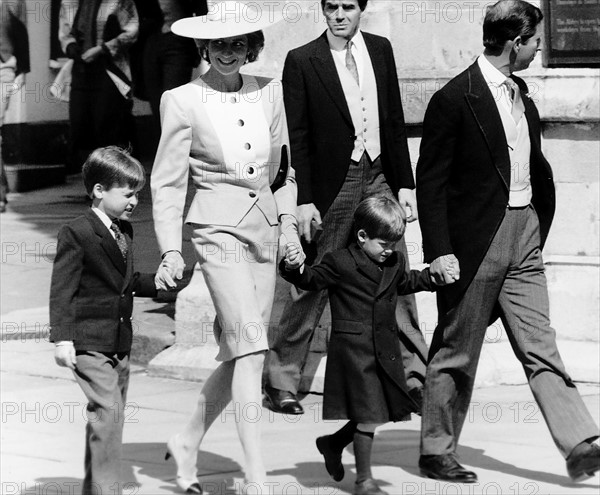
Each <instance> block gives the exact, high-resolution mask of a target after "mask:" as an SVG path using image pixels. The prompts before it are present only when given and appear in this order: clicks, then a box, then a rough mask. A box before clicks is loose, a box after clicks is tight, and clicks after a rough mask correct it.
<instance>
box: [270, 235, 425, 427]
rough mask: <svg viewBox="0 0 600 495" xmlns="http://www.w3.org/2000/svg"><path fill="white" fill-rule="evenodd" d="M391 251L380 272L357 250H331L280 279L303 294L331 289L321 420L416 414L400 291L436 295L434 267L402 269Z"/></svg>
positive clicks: (399, 257)
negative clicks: (399, 318)
mask: <svg viewBox="0 0 600 495" xmlns="http://www.w3.org/2000/svg"><path fill="white" fill-rule="evenodd" d="M405 263H406V261H405V260H404V258H403V256H402V255H401V254H400V253H399V252H395V253H393V254H392V255H391V256H390V258H388V260H387V261H386V263H385V264H384V265H381V269H380V268H379V266H378V265H377V264H375V263H374V262H373V261H372V260H371V259H370V258H369V257H368V256H367V255H366V254H365V253H364V251H363V250H362V249H361V248H360V247H359V246H358V245H357V244H352V245H351V246H350V247H348V248H346V249H341V250H338V251H334V252H332V253H328V254H326V255H325V256H324V257H323V260H322V262H321V263H319V264H318V265H315V266H312V267H311V266H308V265H305V266H304V271H303V273H300V271H299V270H292V271H286V270H285V267H284V264H283V261H282V263H281V265H280V272H281V274H282V276H283V277H284V278H285V279H286V280H288V281H289V282H291V283H293V284H294V285H296V286H297V287H299V288H301V289H303V290H322V289H325V288H327V289H328V292H329V302H330V305H331V320H332V321H331V324H332V327H331V337H330V341H329V348H328V354H327V367H326V371H325V387H324V394H323V419H350V420H354V421H356V422H361V423H385V422H387V421H401V420H404V419H408V416H409V414H410V413H411V412H416V411H417V406H416V404H415V403H414V402H413V401H412V399H411V398H410V397H409V395H408V393H407V389H406V380H405V377H404V369H403V365H402V358H401V354H400V345H399V341H398V335H397V332H398V327H397V324H396V317H395V310H396V300H397V297H398V295H399V294H402V295H404V294H411V293H414V292H419V291H425V290H427V291H432V290H435V286H434V285H433V284H432V283H431V281H430V276H429V269H425V270H423V271H418V270H411V271H410V272H409V273H408V274H407V273H406V272H405Z"/></svg>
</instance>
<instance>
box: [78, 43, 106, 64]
mask: <svg viewBox="0 0 600 495" xmlns="http://www.w3.org/2000/svg"><path fill="white" fill-rule="evenodd" d="M103 52H104V50H103V49H102V47H101V46H94V47H92V48H90V49H88V50H86V51H85V52H83V53H82V54H81V60H83V61H84V62H85V63H86V64H89V63H91V62H93V61H94V60H97V59H98V58H100V56H101V55H102V53H103Z"/></svg>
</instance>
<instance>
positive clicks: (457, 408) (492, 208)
mask: <svg viewBox="0 0 600 495" xmlns="http://www.w3.org/2000/svg"><path fill="white" fill-rule="evenodd" d="M541 21H542V12H541V11H540V9H538V8H537V7H535V6H533V5H531V4H529V3H527V2H524V1H522V0H501V1H500V2H498V3H496V4H495V5H493V6H491V7H489V8H488V10H487V12H486V15H485V19H484V23H483V44H484V46H485V51H484V52H483V55H482V56H480V57H479V58H478V59H477V61H476V62H475V63H474V64H473V65H471V66H470V67H469V68H468V69H467V70H465V71H464V72H463V73H461V74H459V75H458V76H457V77H455V78H454V79H453V80H451V81H450V82H449V83H448V84H447V85H446V86H444V87H443V88H442V89H441V90H440V91H438V92H437V93H436V94H435V95H434V96H433V97H432V99H431V102H430V103H429V106H428V108H427V111H426V113H425V119H424V123H423V140H422V142H421V150H420V157H419V162H418V165H417V174H416V175H417V199H418V203H419V207H420V213H421V230H422V233H423V250H424V253H425V261H426V262H429V263H431V273H432V275H433V276H434V277H437V278H438V279H442V278H444V277H446V278H448V275H447V274H445V269H446V267H447V266H448V265H453V267H454V271H455V276H456V274H458V273H459V277H460V278H459V280H458V281H457V282H456V283H455V284H452V285H448V286H445V287H443V288H441V289H440V290H439V291H438V293H437V294H438V296H437V297H438V299H437V301H438V314H439V316H438V326H437V328H436V330H435V332H434V335H433V341H432V343H431V348H430V354H429V363H428V366H427V377H426V381H425V393H424V402H423V422H422V430H421V457H420V459H419V467H420V470H421V474H423V475H424V476H427V477H430V478H434V479H440V480H446V481H455V482H466V483H472V482H475V481H477V475H476V474H475V473H474V472H472V471H469V470H467V469H465V468H464V467H463V466H461V465H460V464H459V463H458V461H457V460H456V457H455V454H456V447H457V444H458V439H459V436H460V433H461V430H462V427H463V424H464V421H465V416H466V413H467V411H468V407H469V402H470V399H471V393H472V390H473V383H474V380H475V372H476V370H477V362H478V360H479V355H480V352H481V346H482V343H483V339H484V336H485V331H486V328H487V326H488V324H489V323H490V321H493V319H495V318H496V317H498V316H499V317H500V318H501V320H502V323H503V324H504V328H505V329H506V332H507V333H508V337H509V340H510V343H511V345H512V348H513V350H514V352H515V354H516V356H517V358H518V359H519V360H520V361H521V364H522V365H523V368H524V370H525V375H526V376H527V379H528V381H529V385H530V387H531V390H532V392H533V396H534V397H535V399H536V401H537V403H538V405H539V407H540V409H541V411H542V414H543V416H544V419H545V420H546V423H547V425H548V428H549V429H550V434H551V435H552V438H553V439H554V442H555V444H556V446H557V447H558V449H559V451H560V453H561V454H562V455H563V456H564V457H565V458H566V460H567V471H568V473H569V476H570V477H571V478H572V479H573V480H576V481H579V480H582V479H585V478H587V477H589V476H592V475H593V473H594V472H595V471H598V469H600V465H599V463H600V448H598V446H597V445H596V444H594V443H592V442H594V440H596V439H597V438H598V427H597V425H596V424H595V422H594V420H593V419H592V417H591V415H590V413H589V412H588V410H587V409H586V406H585V404H584V403H583V401H582V399H581V396H580V395H579V393H578V391H577V388H576V387H575V384H574V383H573V381H572V380H571V378H570V377H569V375H568V374H567V372H566V370H565V366H564V364H563V362H562V360H561V357H560V355H559V352H558V349H557V347H556V339H555V332H554V330H553V329H552V328H551V327H550V321H549V317H548V314H549V304H548V289H547V284H546V278H545V275H544V263H543V260H542V255H541V250H542V248H543V246H544V242H545V241H546V238H547V236H548V231H549V229H550V224H551V222H552V217H553V215H554V209H555V194H554V184H553V178H552V170H551V169H550V165H549V164H548V162H547V161H546V159H545V158H544V155H543V154H542V151H541V146H540V140H541V132H540V117H539V114H538V111H537V109H536V107H535V105H534V103H533V101H532V100H531V99H530V98H529V96H528V95H527V85H526V83H525V82H524V81H523V80H522V79H520V78H518V77H516V76H514V75H513V73H514V72H517V71H520V70H523V69H527V67H529V64H530V63H531V62H532V60H533V59H534V57H535V54H536V52H537V51H538V50H539V46H540V41H541V35H542V24H541Z"/></svg>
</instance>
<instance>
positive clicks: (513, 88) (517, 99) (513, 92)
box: [504, 77, 525, 124]
mask: <svg viewBox="0 0 600 495" xmlns="http://www.w3.org/2000/svg"><path fill="white" fill-rule="evenodd" d="M504 84H505V85H506V88H507V89H508V94H509V96H510V101H511V102H512V110H511V115H512V117H513V120H514V121H515V123H517V124H518V123H519V120H521V116H522V115H523V112H524V111H525V106H524V105H523V100H521V91H520V90H519V86H518V85H517V83H516V82H514V81H513V80H512V79H511V78H510V77H509V78H507V79H506V80H505V81H504Z"/></svg>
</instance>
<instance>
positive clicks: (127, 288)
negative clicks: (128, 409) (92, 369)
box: [50, 209, 156, 353]
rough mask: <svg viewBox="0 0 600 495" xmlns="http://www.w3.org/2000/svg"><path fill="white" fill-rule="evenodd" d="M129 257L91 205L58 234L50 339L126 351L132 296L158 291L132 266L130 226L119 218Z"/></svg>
mask: <svg viewBox="0 0 600 495" xmlns="http://www.w3.org/2000/svg"><path fill="white" fill-rule="evenodd" d="M120 225H121V230H122V232H123V235H124V236H125V239H126V240H127V244H128V246H129V249H128V250H127V259H126V260H125V259H124V258H123V255H122V254H121V251H120V250H119V247H118V245H117V242H116V241H115V239H114V237H113V236H112V234H111V233H110V231H109V230H108V229H107V228H106V225H104V224H103V223H102V220H100V218H98V215H96V214H95V213H94V212H93V211H92V210H91V209H89V210H87V211H86V212H85V214H84V215H82V216H80V217H78V218H76V219H74V220H72V221H71V222H69V223H67V224H66V225H64V226H63V227H62V228H61V229H60V231H59V233H58V243H57V246H56V258H55V259H54V265H53V268H52V281H51V285H50V341H51V342H60V341H72V342H73V343H74V344H75V350H77V351H98V352H111V353H113V352H114V353H116V352H129V351H130V350H131V343H132V340H133V328H132V322H131V314H132V312H133V296H134V295H136V296H141V297H153V296H155V295H156V288H155V286H154V274H146V273H139V272H134V270H133V249H132V244H131V242H132V238H133V229H132V228H131V224H130V223H129V222H126V221H121V223H120Z"/></svg>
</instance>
